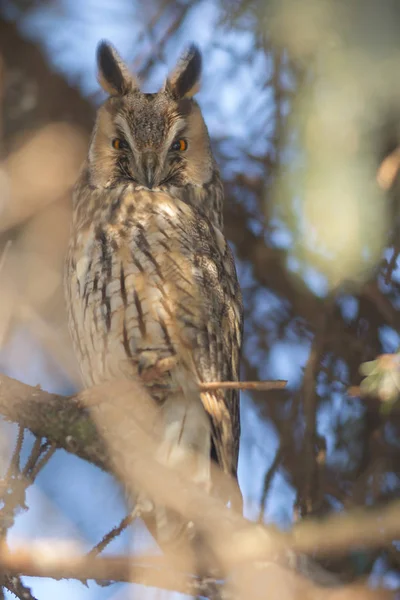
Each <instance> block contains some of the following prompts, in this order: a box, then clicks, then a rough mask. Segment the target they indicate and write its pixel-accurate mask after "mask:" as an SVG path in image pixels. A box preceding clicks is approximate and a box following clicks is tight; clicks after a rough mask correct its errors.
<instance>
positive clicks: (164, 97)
mask: <svg viewBox="0 0 400 600" xmlns="http://www.w3.org/2000/svg"><path fill="white" fill-rule="evenodd" d="M97 61H98V69H99V81H100V84H101V86H102V87H103V89H104V90H105V91H106V92H107V94H108V98H107V100H106V101H105V102H104V104H103V105H102V106H101V107H100V108H99V110H98V114H97V118H96V123H95V126H94V130H93V134H92V137H91V141H90V147H89V151H88V157H87V160H86V162H85V164H84V165H83V168H82V171H81V174H80V177H79V180H78V182H77V184H76V186H75V190H74V195H73V223H72V233H71V240H70V247H69V252H68V258H67V265H66V272H65V288H66V298H67V306H68V313H69V325H70V330H71V334H72V338H73V342H74V347H75V352H76V355H77V358H78V362H79V364H80V368H81V371H82V375H83V380H84V384H85V385H86V386H88V387H89V386H92V385H94V384H101V383H102V382H105V381H110V380H114V379H118V378H125V379H126V378H135V379H139V380H140V379H142V381H143V385H145V386H146V388H147V390H148V391H149V393H150V395H151V397H152V398H154V400H155V401H156V403H157V404H158V405H159V407H160V411H161V413H162V419H163V435H162V441H161V442H160V447H159V452H158V459H159V460H160V461H162V462H164V464H167V465H168V466H178V467H179V468H181V469H183V470H184V471H185V472H187V473H188V475H189V476H190V478H191V480H193V481H194V482H196V483H197V484H199V485H202V486H203V487H205V488H206V489H207V490H208V491H210V490H212V489H213V479H212V476H211V461H212V460H214V461H215V462H216V463H217V464H218V466H219V467H220V469H221V471H222V473H224V474H225V475H228V476H229V478H232V479H233V480H235V481H236V478H237V462H238V446H239V435H240V424H239V394H238V392H237V391H236V390H217V391H213V392H207V393H205V392H204V393H200V392H199V383H202V382H211V381H236V380H238V378H239V360H240V347H241V339H242V321H243V318H242V300H241V293H240V288H239V284H238V280H237V275H236V270H235V265H234V261H233V257H232V253H231V251H230V249H229V247H228V245H227V242H226V239H225V237H224V234H223V216H222V202H223V187H222V183H221V179H220V175H219V172H218V168H217V166H216V163H215V160H214V157H213V155H212V152H211V147H210V140H209V136H208V131H207V128H206V125H205V123H204V120H203V117H202V114H201V111H200V108H199V106H198V104H197V102H196V101H195V100H194V99H193V95H194V94H195V92H196V91H197V88H198V83H199V78H200V73H201V55H200V53H199V50H198V49H197V48H196V47H195V46H193V45H192V46H190V48H189V50H188V51H187V52H186V53H185V54H184V55H183V56H182V57H181V59H180V61H179V62H178V64H177V66H176V67H175V69H174V70H173V72H172V74H171V75H170V76H169V77H168V78H167V79H166V82H165V84H164V86H163V87H162V89H161V90H160V91H158V92H157V93H152V94H147V93H143V92H141V90H140V88H139V85H138V83H137V80H136V79H135V78H134V76H133V75H131V74H130V72H129V70H128V68H127V66H126V65H125V64H124V63H123V61H122V60H121V58H120V57H119V55H118V54H117V52H116V51H115V49H114V48H113V47H112V46H111V45H110V44H108V43H106V42H102V43H100V45H99V47H98V52H97ZM163 364H168V365H169V368H168V369H160V370H159V375H158V376H157V377H156V378H154V379H152V378H149V377H145V374H146V372H149V369H152V371H153V372H154V371H155V370H156V371H157V365H163ZM154 367H156V369H155V370H154ZM132 402H134V399H132ZM231 499H232V498H231Z"/></svg>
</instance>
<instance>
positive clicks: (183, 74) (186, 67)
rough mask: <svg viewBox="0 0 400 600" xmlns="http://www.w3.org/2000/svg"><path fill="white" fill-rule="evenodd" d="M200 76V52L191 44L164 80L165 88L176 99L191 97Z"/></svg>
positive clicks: (197, 88)
mask: <svg viewBox="0 0 400 600" xmlns="http://www.w3.org/2000/svg"><path fill="white" fill-rule="evenodd" d="M200 76H201V53H200V50H199V49H198V48H197V46H195V45H194V44H191V45H190V46H189V48H188V49H187V51H186V52H185V53H184V54H183V55H182V56H181V58H180V59H179V62H178V64H177V66H176V67H175V69H174V71H173V72H172V73H171V75H170V76H169V77H168V79H167V81H166V82H165V90H166V91H168V92H169V93H170V94H171V95H172V96H173V97H174V98H176V99H177V100H180V99H182V98H191V97H192V96H194V94H196V92H198V91H199V88H200Z"/></svg>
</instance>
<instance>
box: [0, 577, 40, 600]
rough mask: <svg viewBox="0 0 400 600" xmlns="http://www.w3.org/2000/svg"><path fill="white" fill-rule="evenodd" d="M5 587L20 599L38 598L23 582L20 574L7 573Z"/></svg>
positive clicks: (32, 599)
mask: <svg viewBox="0 0 400 600" xmlns="http://www.w3.org/2000/svg"><path fill="white" fill-rule="evenodd" d="M4 587H5V588H7V590H8V591H9V592H11V593H12V594H14V596H15V597H16V598H19V600H36V598H35V596H33V594H32V592H31V589H30V588H29V587H27V586H26V585H24V584H23V583H22V580H21V577H19V576H18V575H5V576H4Z"/></svg>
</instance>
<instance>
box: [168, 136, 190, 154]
mask: <svg viewBox="0 0 400 600" xmlns="http://www.w3.org/2000/svg"><path fill="white" fill-rule="evenodd" d="M187 147H188V143H187V141H186V140H184V139H183V138H181V139H180V140H176V141H175V142H174V143H173V144H172V146H171V150H173V151H174V152H185V150H187Z"/></svg>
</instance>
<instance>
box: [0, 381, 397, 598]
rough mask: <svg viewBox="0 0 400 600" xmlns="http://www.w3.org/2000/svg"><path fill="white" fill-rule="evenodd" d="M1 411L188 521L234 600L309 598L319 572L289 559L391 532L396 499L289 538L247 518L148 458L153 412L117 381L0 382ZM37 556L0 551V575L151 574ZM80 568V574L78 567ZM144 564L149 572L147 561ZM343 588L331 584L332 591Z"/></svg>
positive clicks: (382, 540) (134, 386)
mask: <svg viewBox="0 0 400 600" xmlns="http://www.w3.org/2000/svg"><path fill="white" fill-rule="evenodd" d="M0 414H1V415H2V416H3V417H5V418H7V419H8V420H11V421H14V422H18V423H19V424H20V425H21V426H23V427H27V428H28V429H30V430H31V431H32V432H33V433H34V434H35V435H38V436H42V437H46V438H48V440H49V441H50V442H52V443H54V444H56V445H57V446H59V447H61V448H64V449H66V450H68V451H69V452H72V453H74V454H76V455H77V456H80V457H81V458H83V459H85V460H88V461H89V462H91V463H93V464H96V465H98V466H99V467H101V468H103V469H106V470H108V471H110V472H112V473H113V474H115V475H117V476H118V478H119V479H120V480H123V481H124V483H125V484H126V485H127V487H128V489H129V491H130V492H131V493H132V494H134V490H135V489H136V490H137V489H139V490H141V491H143V492H144V493H145V494H147V495H148V496H149V497H151V498H155V499H156V501H157V503H160V504H162V505H164V506H166V507H167V508H169V509H172V510H174V511H176V512H177V513H179V514H181V515H183V516H184V518H185V519H187V520H188V521H192V522H193V523H194V525H195V528H196V530H197V531H199V532H200V533H201V534H202V535H203V536H204V539H206V540H207V544H208V545H209V547H210V548H211V549H212V553H213V556H214V557H215V561H216V565H217V569H222V572H223V573H225V574H227V575H228V574H229V578H230V580H232V582H233V583H232V585H233V588H232V589H233V590H234V591H230V592H229V593H230V594H233V595H234V597H239V598H240V597H242V596H244V591H245V590H247V592H246V593H247V595H248V590H249V585H250V586H251V590H252V592H251V594H250V595H251V597H252V598H258V597H263V596H264V593H265V590H266V589H268V590H269V589H270V588H274V590H275V593H276V594H278V593H279V594H280V595H282V594H284V596H285V597H286V598H297V597H299V598H300V597H302V598H303V597H313V598H314V597H317V596H318V594H321V593H322V591H321V590H322V589H323V588H321V587H320V586H319V585H318V584H315V583H314V582H313V581H312V579H313V578H314V579H318V574H317V575H316V577H314V573H313V572H312V567H310V564H311V563H309V565H308V567H307V569H306V570H305V571H304V572H305V573H306V575H307V577H310V579H307V578H306V577H304V576H303V575H299V574H298V573H296V571H295V568H294V567H298V564H300V563H298V562H297V560H296V555H297V553H303V554H308V555H311V554H314V553H322V554H330V553H335V552H336V553H340V552H341V551H343V552H346V551H348V550H349V548H351V547H352V548H357V547H360V546H361V545H363V546H367V545H368V546H371V547H382V546H384V545H385V544H387V543H390V542H391V541H392V540H394V539H396V538H398V537H399V535H400V525H399V524H400V503H394V504H392V505H390V506H389V507H387V508H386V509H385V510H382V511H380V512H379V514H378V513H376V512H375V513H373V512H370V513H368V512H367V511H361V512H358V513H354V515H352V514H349V515H348V516H337V517H331V518H330V519H328V520H327V521H325V522H320V523H318V524H316V523H312V522H309V523H304V524H302V525H299V526H297V527H296V528H295V529H294V530H293V531H292V532H291V533H278V532H276V530H273V529H272V528H267V527H264V526H262V525H255V524H253V523H251V522H249V521H247V520H246V519H244V518H243V517H242V516H241V515H239V514H237V513H235V512H233V511H232V510H229V509H227V508H226V507H225V506H224V504H223V503H222V502H221V501H220V500H219V499H217V498H213V497H211V496H209V495H207V494H206V493H205V492H204V491H202V490H201V489H199V488H198V487H196V486H195V485H193V484H191V483H189V482H188V481H187V480H186V479H185V478H184V477H183V476H182V475H181V474H180V473H178V472H176V471H174V470H171V469H168V468H166V467H165V466H163V465H162V464H161V463H160V462H159V461H158V460H156V459H155V458H154V450H155V447H156V442H155V440H154V437H153V436H152V434H153V432H154V431H155V430H156V427H155V425H154V423H155V419H156V416H157V411H156V408H155V407H154V405H153V404H152V403H151V402H149V398H148V396H147V394H146V392H145V390H144V389H143V387H142V386H141V385H140V384H138V383H135V382H131V381H129V382H128V381H122V382H120V381H118V382H114V383H112V384H107V385H104V386H101V387H98V388H93V389H91V390H86V391H84V392H82V393H81V394H79V395H78V396H74V397H63V396H58V395H55V394H49V393H47V392H45V391H42V390H40V389H39V388H34V387H31V386H27V385H25V384H22V383H20V382H18V381H15V380H12V379H10V378H8V377H5V376H0ZM100 438H103V439H100ZM107 449H108V451H107ZM52 554H53V555H54V551H53V552H52ZM35 556H36V559H35V558H34V557H35ZM41 556H44V555H42V554H41V553H40V552H39V553H38V552H36V551H35V550H34V549H33V548H29V547H27V548H23V550H21V551H17V552H16V553H11V554H10V553H9V551H8V550H4V549H3V551H2V554H0V562H1V561H2V560H3V561H4V564H3V567H4V568H6V569H7V570H9V571H11V572H19V573H24V574H32V575H33V574H37V575H42V576H44V575H46V576H58V577H77V578H79V579H82V578H89V577H95V578H101V579H117V580H127V579H129V580H131V579H132V577H133V580H134V581H138V582H141V581H142V582H143V583H144V579H143V578H145V580H146V581H147V582H148V585H152V584H151V583H150V579H149V578H151V576H150V575H149V576H148V575H146V576H145V575H144V571H143V570H140V569H139V571H135V570H133V571H132V570H131V569H132V564H131V562H129V561H128V559H126V558H124V559H121V560H122V562H118V561H117V560H116V559H115V560H114V559H113V560H114V562H113V560H110V562H109V563H107V560H108V559H101V561H103V562H96V561H97V560H100V559H97V558H93V557H90V559H89V558H84V557H75V558H74V557H73V558H71V557H69V558H68V556H67V557H64V558H63V557H62V556H60V557H56V556H55V557H54V558H53V557H52V558H51V559H50V558H47V559H46V560H47V562H46V560H44V559H43V562H42V563H40V557H41ZM58 559H59V562H57V560H58ZM35 560H36V562H35ZM130 560H131V559H130ZM38 561H39V562H38ZM104 561H105V562H104ZM124 561H125V562H124ZM126 561H128V562H129V565H128V562H126ZM24 565H25V566H24ZM35 565H36V566H35ZM46 565H47V566H48V569H47V570H46ZM82 565H83V566H82ZM116 565H118V566H116ZM86 566H87V571H84V570H83V569H84V567H86ZM142 566H143V565H142ZM158 566H159V565H158ZM178 566H179V568H180V569H181V571H182V572H184V573H188V572H189V573H190V572H191V571H190V570H188V568H187V567H188V566H189V565H183V567H185V568H182V565H181V564H178ZM191 566H193V565H191ZM100 567H104V568H103V569H101V568H100ZM149 568H150V567H149ZM152 568H154V569H155V567H154V565H153V566H152ZM124 569H125V571H124ZM149 572H150V571H149ZM177 572H178V571H177ZM220 572H221V571H220ZM55 573H57V574H55ZM129 573H133V576H132V577H131V575H129ZM135 573H136V574H137V577H136V579H135ZM146 573H148V571H146ZM117 575H118V576H117ZM173 575H174V574H173V573H172V572H171V573H170V574H168V576H166V578H167V579H168V577H170V578H171V579H169V580H168V581H169V582H171V581H172V579H173ZM185 577H186V576H183V580H182V581H183V583H180V584H179V585H175V584H174V585H175V587H174V589H177V590H181V591H183V589H185V590H186V591H187V590H188V588H187V587H186V588H182V586H183V585H185V586H188V585H192V584H193V581H192V584H191V583H190V581H189V583H188V581H186V579H185ZM146 578H147V579H146ZM260 578H261V579H260ZM167 579H166V580H165V582H166V583H165V584H166V587H168V586H167ZM162 580H163V579H162ZM163 581H164V580H163ZM169 585H172V583H170V584H169ZM195 585H198V583H195ZM199 585H200V584H199ZM202 585H203V584H202ZM253 588H254V590H253ZM229 589H231V588H229ZM342 589H343V588H338V590H337V593H338V594H340V590H342ZM350 589H351V588H349V589H348V591H349V593H350ZM363 589H364V588H363ZM192 591H193V588H192ZM364 592H365V593H367V590H366V589H364ZM324 593H325V592H324ZM330 593H333V590H331V592H330ZM368 593H369V592H368ZM226 597H229V596H226ZM348 597H353V595H349V596H348ZM354 597H357V596H354Z"/></svg>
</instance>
